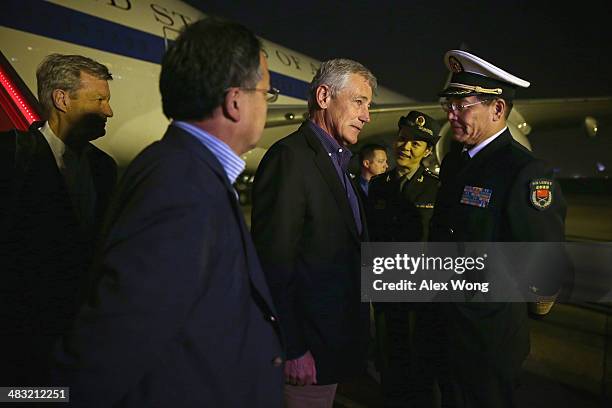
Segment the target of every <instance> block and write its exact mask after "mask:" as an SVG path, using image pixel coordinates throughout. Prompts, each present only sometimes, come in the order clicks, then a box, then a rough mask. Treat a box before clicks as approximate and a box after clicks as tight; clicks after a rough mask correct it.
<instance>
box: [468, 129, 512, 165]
mask: <svg viewBox="0 0 612 408" xmlns="http://www.w3.org/2000/svg"><path fill="white" fill-rule="evenodd" d="M506 129H508V127H507V126H506V127H504V128H503V129H502V130H500V131H499V132H497V133H496V134H494V135H493V136H491V137H489V138H487V139H485V140H484V141H483V142H482V143H480V144H478V145H476V146H474V147H472V148H471V149H468V148H466V147H464V148H463V151H466V150H467V152H468V154H469V155H470V158H473V157H474V156H476V154H478V152H479V151H481V150H482V149H484V148H485V147H486V146H487V145H488V144H489V143H491V142H492V141H494V140H495V139H497V137H498V136H499V135H501V134H502V133H504V132H505V131H506Z"/></svg>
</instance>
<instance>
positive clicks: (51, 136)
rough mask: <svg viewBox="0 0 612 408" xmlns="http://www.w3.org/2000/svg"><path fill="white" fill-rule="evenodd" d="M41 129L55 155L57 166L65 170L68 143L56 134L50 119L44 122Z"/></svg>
mask: <svg viewBox="0 0 612 408" xmlns="http://www.w3.org/2000/svg"><path fill="white" fill-rule="evenodd" d="M39 131H40V133H42V135H43V136H44V138H45V140H46V141H47V143H48V144H49V147H50V148H51V152H52V153H53V157H54V158H55V163H56V164H57V168H58V169H60V170H63V169H64V168H65V167H66V166H65V164H64V154H65V153H66V150H67V146H66V144H65V143H64V142H63V140H62V139H60V138H59V137H57V136H56V135H55V133H54V132H53V130H52V129H51V126H49V122H48V121H47V122H45V123H44V124H43V126H42V127H41V128H40V129H39Z"/></svg>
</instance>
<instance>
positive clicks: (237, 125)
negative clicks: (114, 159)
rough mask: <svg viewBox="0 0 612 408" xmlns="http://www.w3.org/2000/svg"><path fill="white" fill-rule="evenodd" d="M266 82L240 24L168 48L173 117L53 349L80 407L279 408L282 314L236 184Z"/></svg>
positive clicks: (111, 222) (259, 124) (129, 179)
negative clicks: (85, 297)
mask: <svg viewBox="0 0 612 408" xmlns="http://www.w3.org/2000/svg"><path fill="white" fill-rule="evenodd" d="M269 87H270V75H269V72H268V67H267V63H266V60H265V57H264V56H263V53H262V52H261V43H260V42H259V40H258V39H257V38H256V37H255V36H254V35H253V34H252V33H251V32H250V31H248V30H247V29H246V28H244V27H242V26H240V25H238V24H234V23H228V22H224V21H222V20H218V19H214V18H209V19H206V20H202V21H199V22H197V23H195V24H193V25H190V26H188V27H187V28H186V29H185V30H184V31H183V32H182V33H181V35H180V36H179V38H178V39H177V41H176V42H175V43H174V44H173V45H172V46H171V48H170V49H169V50H168V52H167V53H166V55H165V56H164V58H163V61H162V72H161V78H160V90H161V94H162V101H163V109H164V113H165V115H166V116H168V117H169V118H172V119H173V122H172V123H171V124H170V126H169V128H168V130H167V132H166V134H165V135H164V136H163V138H162V140H161V141H159V142H156V143H153V144H152V145H151V146H149V147H148V148H146V149H145V150H144V151H143V152H142V153H141V154H140V155H138V157H137V158H136V159H135V160H134V161H133V162H132V163H131V165H130V167H129V168H128V169H127V171H126V174H125V176H124V177H123V180H122V182H121V183H120V185H119V188H118V191H117V194H116V195H115V197H114V199H113V202H112V203H111V209H110V211H109V214H108V218H107V220H106V227H105V230H104V239H103V241H102V244H101V246H100V248H99V254H98V257H97V262H96V264H95V267H94V271H95V274H96V276H97V279H96V280H95V283H94V286H93V290H92V291H91V295H90V298H89V302H88V304H87V306H86V307H85V308H84V309H83V310H82V311H81V315H80V318H79V320H78V321H77V324H76V326H75V327H74V330H73V331H72V333H71V334H70V335H69V336H68V337H67V338H66V339H65V341H64V342H63V344H62V347H61V349H58V350H57V352H56V366H55V372H54V377H53V378H54V384H56V385H65V386H70V387H71V388H70V398H71V401H72V403H73V405H74V406H83V407H153V406H157V407H170V406H172V407H246V406H249V407H265V408H268V407H280V406H281V392H282V375H281V374H282V369H281V364H282V360H281V342H280V334H279V328H278V325H277V324H278V323H277V318H276V313H275V310H274V306H273V304H272V301H271V297H270V293H269V291H268V287H267V285H266V282H265V279H264V276H263V274H262V271H261V269H260V265H259V261H258V259H257V255H256V253H255V250H254V246H253V244H252V242H251V238H250V236H249V233H248V230H247V228H246V226H245V223H244V220H243V218H242V214H241V211H240V208H239V205H238V201H237V195H236V191H235V190H234V189H233V187H232V183H233V182H234V181H235V179H236V178H237V177H238V175H239V174H240V173H241V172H242V170H243V169H244V166H245V164H244V162H243V161H242V160H241V159H240V155H242V154H244V153H245V152H247V151H248V150H250V149H252V148H253V147H254V146H255V144H256V143H257V141H258V140H259V138H260V137H261V134H262V131H263V128H264V124H265V119H266V113H267V102H268V101H270V100H271V99H273V97H275V96H276V94H275V93H270V91H269ZM270 95H271V96H270Z"/></svg>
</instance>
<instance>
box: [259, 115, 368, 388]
mask: <svg viewBox="0 0 612 408" xmlns="http://www.w3.org/2000/svg"><path fill="white" fill-rule="evenodd" d="M351 183H352V185H353V188H354V189H355V191H358V190H357V189H358V188H359V186H357V185H356V184H355V183H354V182H353V181H352V179H351ZM360 209H361V223H362V225H363V226H364V227H363V229H364V231H363V233H362V234H361V236H359V235H358V233H357V227H356V224H355V219H354V216H353V213H352V211H351V207H350V205H349V201H348V198H347V194H346V191H345V189H344V186H343V184H342V182H341V180H340V178H339V177H338V174H337V172H336V169H335V168H334V165H333V164H332V162H331V159H330V157H329V156H328V153H327V152H326V151H325V149H324V148H323V146H322V145H321V142H320V141H319V139H318V138H317V136H316V134H314V132H313V131H312V130H311V129H310V127H309V126H308V125H307V124H303V125H302V126H301V127H300V128H299V129H298V130H297V131H296V132H295V133H293V134H291V135H289V136H287V137H286V138H284V139H282V140H280V141H279V142H277V143H276V144H274V145H273V146H272V147H271V148H270V149H269V150H268V152H267V153H266V155H265V157H264V158H263V160H262V162H261V164H260V165H259V168H258V170H257V174H256V176H255V184H254V188H253V220H252V233H253V238H254V241H255V245H256V247H257V251H258V254H259V256H260V259H261V261H262V265H263V269H264V272H265V274H266V278H267V279H268V283H269V284H270V290H271V291H272V296H273V298H274V301H275V304H276V307H277V309H278V312H279V316H280V323H281V326H282V328H283V330H284V333H285V334H286V339H287V357H288V358H289V359H294V358H297V357H300V356H302V355H303V354H304V353H305V352H306V351H307V350H310V351H311V352H312V354H313V356H314V359H315V363H316V369H317V380H318V383H319V384H330V383H337V382H341V381H344V380H346V379H347V378H350V377H351V376H354V375H356V374H358V373H359V371H360V370H361V369H362V364H363V361H364V357H365V351H366V346H367V338H368V325H369V306H368V304H367V303H361V302H360V264H361V263H360V246H361V241H362V240H365V239H367V230H366V227H365V226H366V223H365V218H364V215H365V214H364V209H363V206H362V205H361V203H360Z"/></svg>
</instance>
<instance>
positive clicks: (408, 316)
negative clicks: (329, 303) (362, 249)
mask: <svg viewBox="0 0 612 408" xmlns="http://www.w3.org/2000/svg"><path fill="white" fill-rule="evenodd" d="M398 127H399V135H398V140H397V142H396V144H395V159H396V164H397V165H396V167H395V168H394V169H392V170H390V171H388V172H386V173H383V174H381V175H378V176H375V177H373V178H372V179H371V181H370V188H369V197H368V228H369V230H370V237H371V239H372V241H377V242H414V241H423V240H426V239H427V235H428V225H429V220H430V219H431V217H432V214H433V210H434V203H435V201H436V193H437V191H438V186H439V181H438V176H437V175H436V174H435V173H433V172H432V171H430V170H429V169H427V168H426V167H425V166H424V165H423V164H422V160H423V159H424V158H425V157H428V156H429V155H431V154H432V152H433V149H434V147H435V145H436V143H437V142H438V139H439V138H440V136H439V131H440V125H439V124H438V123H437V122H436V121H435V120H434V119H433V118H431V117H430V116H428V115H426V114H424V113H421V112H417V111H411V112H410V113H408V115H407V116H405V117H404V116H403V117H401V118H400V120H399V123H398ZM374 306H375V317H376V328H377V343H378V352H379V367H380V369H381V374H382V375H381V383H382V389H383V396H384V406H385V407H405V406H415V407H431V406H433V404H434V399H435V395H434V389H435V388H434V386H435V380H436V378H438V383H439V385H440V389H441V390H442V389H443V388H444V385H445V384H444V381H441V380H440V377H441V375H440V371H441V370H440V369H439V368H440V367H441V363H442V362H443V361H442V355H441V354H442V353H441V351H440V349H441V347H440V342H439V341H438V340H439V339H440V338H441V336H440V335H438V334H437V333H438V332H440V331H441V330H442V328H441V323H440V321H439V319H438V315H437V313H436V311H435V309H434V306H433V305H426V304H421V305H416V304H411V303H377V304H375V305H374ZM442 391H443V390H442ZM443 392H444V391H443Z"/></svg>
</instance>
